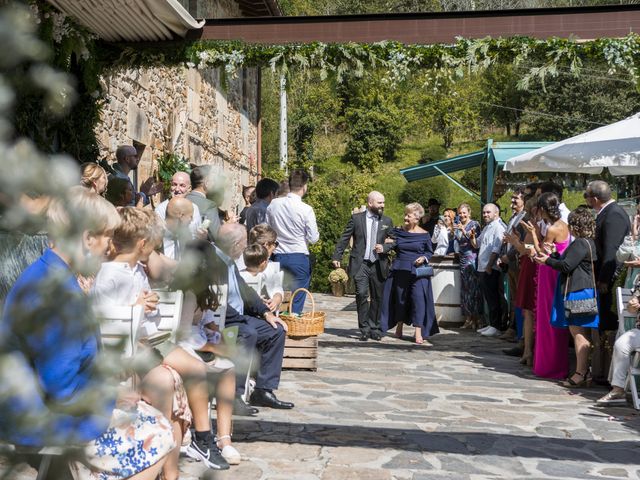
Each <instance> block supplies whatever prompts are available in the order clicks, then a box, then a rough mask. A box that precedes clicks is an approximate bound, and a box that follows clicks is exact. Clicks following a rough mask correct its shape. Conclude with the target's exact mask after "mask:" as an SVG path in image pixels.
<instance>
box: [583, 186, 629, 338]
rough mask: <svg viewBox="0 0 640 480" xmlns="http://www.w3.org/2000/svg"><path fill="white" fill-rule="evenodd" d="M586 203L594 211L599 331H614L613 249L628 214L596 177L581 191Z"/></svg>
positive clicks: (626, 224) (624, 230)
mask: <svg viewBox="0 0 640 480" xmlns="http://www.w3.org/2000/svg"><path fill="white" fill-rule="evenodd" d="M584 198H585V200H586V202H587V203H588V205H589V206H590V207H591V208H593V209H594V210H595V211H596V238H595V243H596V253H597V257H598V258H597V260H596V264H595V273H596V283H597V287H598V292H599V293H600V331H604V330H616V329H617V328H618V319H617V317H616V315H615V314H614V313H613V312H612V311H611V304H612V302H613V292H612V290H613V282H614V280H615V279H614V276H615V273H616V269H617V263H616V252H617V251H618V248H619V247H620V245H622V242H623V241H624V237H625V236H627V235H629V232H630V230H631V225H630V223H629V215H627V212H625V211H624V210H623V209H622V207H621V206H620V205H618V204H617V203H616V202H615V201H614V200H613V199H612V198H611V188H610V187H609V184H608V183H607V182H603V181H602V180H595V181H593V182H591V183H589V185H587V189H586V191H585V194H584Z"/></svg>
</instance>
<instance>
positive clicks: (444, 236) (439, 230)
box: [432, 224, 449, 257]
mask: <svg viewBox="0 0 640 480" xmlns="http://www.w3.org/2000/svg"><path fill="white" fill-rule="evenodd" d="M432 242H433V243H434V245H435V246H436V247H435V249H434V250H433V254H434V255H437V256H439V257H444V256H445V255H446V254H447V251H448V250H449V230H447V227H445V226H444V225H440V224H438V225H436V227H435V228H434V231H433V240H432Z"/></svg>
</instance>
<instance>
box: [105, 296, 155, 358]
mask: <svg viewBox="0 0 640 480" xmlns="http://www.w3.org/2000/svg"><path fill="white" fill-rule="evenodd" d="M95 311H96V316H97V317H98V319H99V320H100V335H101V337H102V344H103V345H104V346H105V347H111V348H122V349H123V355H124V356H125V357H132V356H133V355H134V354H135V353H136V334H137V332H138V327H139V326H140V323H141V322H142V320H143V318H144V309H143V307H142V305H133V306H100V307H96V309H95Z"/></svg>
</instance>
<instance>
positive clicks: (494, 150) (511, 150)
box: [400, 140, 551, 182]
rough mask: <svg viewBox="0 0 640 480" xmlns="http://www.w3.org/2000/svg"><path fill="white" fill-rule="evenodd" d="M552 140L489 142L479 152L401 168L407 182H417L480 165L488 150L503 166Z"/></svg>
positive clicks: (497, 162) (496, 161) (498, 163)
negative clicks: (511, 159) (513, 158)
mask: <svg viewBox="0 0 640 480" xmlns="http://www.w3.org/2000/svg"><path fill="white" fill-rule="evenodd" d="M549 143H551V142H492V141H491V140H490V141H488V142H487V147H485V148H483V149H482V150H478V151H477V152H471V153H465V154H464V155H458V156H456V157H451V158H446V159H444V160H438V161H437V162H431V163H424V164H421V165H415V166H413V167H407V168H403V169H401V170H400V173H401V174H402V175H404V178H406V180H407V182H415V181H416V180H422V179H423V178H431V177H437V176H438V175H442V172H444V173H453V172H459V171H460V170H466V169H468V168H473V167H479V166H480V165H482V162H483V160H484V159H485V158H486V156H487V152H489V155H490V156H491V157H492V158H493V159H494V161H495V163H496V164H497V166H498V167H502V165H504V164H505V162H506V161H507V160H509V159H510V158H512V157H515V156H517V155H520V154H521V153H526V152H530V151H531V150H536V149H538V148H540V147H544V146H545V145H548V144H549Z"/></svg>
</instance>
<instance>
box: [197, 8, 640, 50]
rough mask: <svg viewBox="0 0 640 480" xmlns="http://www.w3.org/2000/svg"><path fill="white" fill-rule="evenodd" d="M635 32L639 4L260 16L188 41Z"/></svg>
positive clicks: (438, 39) (586, 36) (210, 28)
mask: <svg viewBox="0 0 640 480" xmlns="http://www.w3.org/2000/svg"><path fill="white" fill-rule="evenodd" d="M630 32H636V33H640V5H613V6H600V7H578V8H546V9H530V10H501V11H474V12H438V13H408V14H385V15H346V16H327V17H267V18H265V17H262V18H237V19H216V20H207V21H206V23H205V26H204V27H203V28H202V30H199V31H193V32H191V33H190V34H189V38H192V39H194V38H195V39H198V38H199V39H203V40H242V41H245V42H255V43H273V44H282V43H291V42H301V43H305V42H314V41H320V42H327V43H332V42H335V43H341V42H363V43H371V42H378V41H381V40H396V41H399V42H404V43H408V44H431V43H453V42H455V38H456V37H457V36H462V37H466V38H482V37H486V36H491V37H499V36H502V37H510V36H518V35H524V36H530V37H536V38H549V37H564V38H566V37H569V36H574V37H577V38H579V39H582V40H590V39H595V38H604V37H609V38H616V37H623V36H625V35H627V34H629V33H630Z"/></svg>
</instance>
